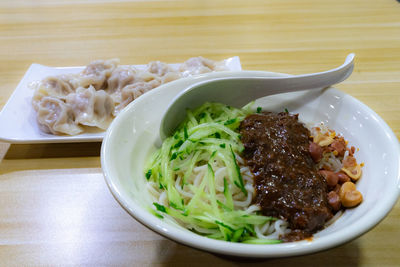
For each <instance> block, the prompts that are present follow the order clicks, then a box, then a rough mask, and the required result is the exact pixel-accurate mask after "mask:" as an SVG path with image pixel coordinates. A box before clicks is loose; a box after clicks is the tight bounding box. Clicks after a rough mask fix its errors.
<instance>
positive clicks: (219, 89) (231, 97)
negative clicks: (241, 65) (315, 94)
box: [160, 54, 354, 138]
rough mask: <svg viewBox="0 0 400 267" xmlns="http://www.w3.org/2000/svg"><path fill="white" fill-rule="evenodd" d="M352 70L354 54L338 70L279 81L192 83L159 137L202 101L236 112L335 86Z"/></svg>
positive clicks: (240, 79) (176, 101) (178, 98)
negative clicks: (291, 94) (259, 101)
mask: <svg viewBox="0 0 400 267" xmlns="http://www.w3.org/2000/svg"><path fill="white" fill-rule="evenodd" d="M353 68H354V54H349V55H348V56H347V57H346V60H345V62H344V63H343V64H342V65H341V66H339V67H337V68H334V69H331V70H328V71H324V72H318V73H312V74H303V75H295V76H283V77H265V76H264V77H254V78H253V77H252V78H245V77H225V78H219V79H214V80H211V81H210V80H209V81H205V82H200V83H196V84H194V85H192V86H191V87H189V88H187V89H186V90H184V91H183V92H181V93H180V94H179V95H177V96H176V97H175V99H174V100H172V102H171V104H170V105H169V107H168V108H167V110H166V113H165V114H164V117H163V119H162V122H161V128H160V133H161V137H162V138H165V136H169V135H170V134H172V132H173V130H174V129H175V128H176V127H177V125H178V124H179V123H180V122H181V121H182V120H183V119H184V117H185V110H186V109H187V108H195V107H197V106H200V105H201V104H203V103H204V102H206V101H210V102H221V103H224V104H227V105H230V106H234V107H238V108H240V107H242V106H243V105H245V104H247V103H249V102H250V101H253V100H255V99H257V98H260V97H264V96H268V95H274V94H280V93H287V92H294V91H302V90H310V89H318V88H325V87H328V86H331V85H333V84H337V83H339V82H341V81H343V80H345V79H346V78H347V77H349V76H350V74H351V73H352V72H353Z"/></svg>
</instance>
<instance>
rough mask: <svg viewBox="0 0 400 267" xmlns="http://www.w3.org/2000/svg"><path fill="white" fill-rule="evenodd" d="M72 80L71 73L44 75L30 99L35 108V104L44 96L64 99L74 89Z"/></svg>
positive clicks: (73, 79) (73, 78)
mask: <svg viewBox="0 0 400 267" xmlns="http://www.w3.org/2000/svg"><path fill="white" fill-rule="evenodd" d="M74 82H75V77H74V76H73V75H59V76H49V77H46V78H45V79H43V80H42V81H40V82H39V83H38V84H37V85H36V88H35V92H34V94H33V99H32V102H33V106H34V108H35V109H37V104H38V103H39V102H40V100H41V99H42V98H43V97H45V96H52V97H55V98H59V99H65V98H66V97H67V95H69V94H70V93H73V92H74V91H75V87H74V85H73V84H74Z"/></svg>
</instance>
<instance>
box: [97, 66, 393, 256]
mask: <svg viewBox="0 0 400 267" xmlns="http://www.w3.org/2000/svg"><path fill="white" fill-rule="evenodd" d="M279 75H284V74H277V73H269V72H255V71H243V72H220V73H212V74H207V75H202V76H198V77H194V78H185V79H181V80H178V81H174V82H171V83H168V84H166V85H163V86H160V87H159V88H156V89H154V90H153V91H150V92H148V93H146V94H145V95H143V96H141V97H140V98H138V99H137V100H135V101H134V102H133V103H131V104H130V105H129V106H128V107H127V108H126V109H124V110H123V111H122V112H121V113H120V114H119V115H118V116H117V118H116V119H115V120H114V122H113V123H112V124H111V126H110V127H109V129H108V131H107V133H106V136H105V138H104V141H103V145H102V149H101V164H102V168H103V172H104V176H105V180H106V182H107V185H108V187H109V189H110V190H111V192H112V194H113V195H114V197H115V199H116V200H117V201H118V202H119V203H120V204H121V206H122V207H123V208H124V209H125V210H126V211H127V212H128V213H129V214H131V215H132V216H133V217H134V218H135V219H136V220H138V221H139V222H141V223H142V224H144V225H145V226H147V227H149V228H150V229H152V230H154V231H156V232H158V233H160V234H161V235H163V236H166V237H168V238H170V239H173V240H175V241H177V242H180V243H183V244H186V245H189V246H191V247H195V248H199V249H203V250H207V251H210V252H214V253H221V254H228V255H235V256H245V257H282V256H293V255H301V254H307V253H311V252H317V251H320V250H324V249H328V248H331V247H334V246H337V245H340V244H343V243H345V242H347V241H350V240H352V239H354V238H356V237H358V236H360V235H362V234H364V233H366V232H367V231H369V230H370V229H371V228H372V227H374V226H375V225H376V224H378V223H379V222H380V221H381V220H382V219H383V218H384V217H385V216H386V215H387V214H388V213H389V211H390V210H391V208H392V207H393V206H394V204H395V203H396V200H397V198H398V196H399V192H400V167H399V164H400V163H399V162H400V153H399V150H400V149H399V142H398V140H397V138H396V136H395V135H394V134H393V132H392V131H391V129H390V128H389V127H388V126H387V124H386V123H385V122H384V121H383V120H382V119H381V118H380V117H379V116H378V115H377V114H376V113H375V112H374V111H372V110H371V109H370V108H368V107H367V106H365V105H364V104H362V103H361V102H359V101H358V100H356V99H354V98H353V97H351V96H349V95H347V94H344V93H343V92H340V91H338V90H336V89H334V88H329V89H327V90H318V91H309V92H297V93H287V94H281V95H275V96H270V97H265V98H261V99H259V100H257V101H256V104H255V106H261V107H263V110H270V111H279V112H281V111H283V110H284V108H287V109H288V110H289V111H290V112H295V113H300V116H299V118H300V120H301V121H303V122H305V123H311V124H313V125H315V124H318V123H319V122H324V123H325V124H326V125H328V126H329V128H331V129H334V130H336V132H339V133H341V134H342V135H343V136H344V137H345V138H346V139H348V140H349V143H350V144H351V145H354V146H355V147H357V148H359V149H360V151H359V152H357V153H356V158H357V161H359V162H364V163H365V166H364V167H363V176H362V178H361V179H360V180H359V181H358V182H357V188H358V190H359V191H361V193H362V194H363V196H364V201H363V202H362V204H361V205H360V206H358V207H357V208H354V209H348V210H346V211H345V213H344V214H343V215H342V216H341V217H340V218H339V219H338V220H337V221H336V222H335V223H334V224H332V225H331V226H329V227H327V228H325V229H324V230H322V231H320V232H318V233H316V234H314V238H313V239H312V241H299V242H292V243H281V244H275V245H250V244H240V243H230V242H225V241H219V240H213V239H209V238H206V237H202V236H200V235H197V234H195V233H192V232H190V231H189V230H186V229H184V228H182V227H180V226H178V225H176V224H173V223H171V222H169V221H166V219H159V218H157V217H155V216H154V215H152V214H151V213H149V212H148V210H147V207H150V206H152V204H151V203H152V202H153V201H152V200H151V199H150V196H149V194H148V193H147V191H146V189H145V186H144V184H145V182H146V179H145V176H144V172H145V170H144V167H143V166H144V163H145V160H146V158H147V157H148V156H149V155H150V154H151V152H153V151H155V150H156V149H157V147H159V146H160V144H161V141H160V139H159V126H160V121H161V117H162V115H163V113H164V111H165V110H166V108H167V106H168V103H169V102H170V101H171V100H172V99H173V98H174V96H176V94H177V93H179V92H180V91H182V90H183V89H185V88H186V87H187V86H189V85H191V84H193V83H196V82H200V81H204V80H207V79H213V78H221V77H262V76H264V77H265V76H279Z"/></svg>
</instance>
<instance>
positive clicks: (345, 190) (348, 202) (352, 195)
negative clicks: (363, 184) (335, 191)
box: [339, 182, 363, 208]
mask: <svg viewBox="0 0 400 267" xmlns="http://www.w3.org/2000/svg"><path fill="white" fill-rule="evenodd" d="M339 198H340V201H341V202H342V205H343V206H344V207H346V208H351V207H355V206H357V205H358V204H360V203H361V201H362V200H363V197H362V195H361V193H360V191H358V190H357V189H356V185H355V184H354V183H352V182H345V183H344V184H342V186H341V187H340V190H339Z"/></svg>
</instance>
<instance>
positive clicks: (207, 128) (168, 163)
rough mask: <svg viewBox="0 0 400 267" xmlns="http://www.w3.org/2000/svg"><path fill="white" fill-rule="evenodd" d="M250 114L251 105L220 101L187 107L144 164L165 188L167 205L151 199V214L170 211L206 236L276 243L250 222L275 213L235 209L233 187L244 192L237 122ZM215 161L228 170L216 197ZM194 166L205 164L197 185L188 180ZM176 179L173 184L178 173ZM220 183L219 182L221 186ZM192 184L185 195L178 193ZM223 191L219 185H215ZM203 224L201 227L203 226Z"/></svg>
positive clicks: (262, 221)
mask: <svg viewBox="0 0 400 267" xmlns="http://www.w3.org/2000/svg"><path fill="white" fill-rule="evenodd" d="M250 113H252V111H251V108H250V105H248V106H246V107H244V108H242V109H236V108H232V107H229V106H226V105H223V104H219V103H205V104H204V105H202V106H201V107H199V108H197V109H195V110H192V111H187V118H186V120H185V121H184V122H183V123H182V124H181V125H180V126H179V127H178V129H177V130H176V132H175V134H174V135H173V136H171V137H169V138H167V139H166V140H165V141H164V142H163V144H162V147H161V148H160V149H159V150H158V151H156V152H155V153H154V154H153V155H152V156H151V157H150V159H149V160H148V162H147V163H146V166H145V168H146V169H145V170H144V173H145V177H146V179H147V180H149V181H152V182H155V184H157V185H160V187H159V190H165V191H166V196H167V200H168V205H162V204H160V203H157V202H154V203H153V204H154V207H153V209H152V211H151V212H152V213H153V214H154V215H155V216H157V217H159V218H161V219H162V218H163V217H164V216H165V215H167V216H171V217H172V218H174V219H175V220H176V221H178V222H180V223H182V224H183V225H184V226H185V227H187V228H188V229H190V230H193V231H195V232H197V233H199V234H202V235H204V236H207V237H209V238H214V239H220V240H225V241H231V242H243V243H250V244H274V243H279V242H280V241H279V240H265V239H257V238H256V234H255V231H254V226H256V225H263V224H265V223H267V222H268V221H274V220H275V218H272V217H267V216H263V215H259V214H257V213H256V212H252V213H249V212H247V211H245V210H239V209H235V208H234V199H233V195H232V194H233V192H236V194H237V193H241V194H243V195H244V196H245V197H246V196H247V194H248V192H247V190H246V189H245V184H244V181H243V177H242V175H241V172H240V168H239V165H238V162H237V159H236V156H235V155H236V154H238V155H239V154H240V153H241V152H242V151H243V149H244V148H243V144H242V143H241V141H240V135H239V132H238V127H239V125H240V122H241V121H242V120H243V119H244V118H245V117H246V116H247V115H248V114H250ZM216 162H219V163H222V164H223V166H224V167H225V168H226V170H227V172H226V173H227V175H226V177H224V179H223V192H222V193H221V192H220V195H219V196H218V197H217V191H216V188H217V186H218V185H217V184H216V180H215V171H216V170H215V169H216V168H217V167H215V164H216ZM198 166H206V167H207V170H205V176H204V177H203V179H202V180H201V182H200V183H199V184H198V185H197V186H196V185H194V184H191V183H188V181H189V178H190V177H191V175H192V174H193V171H194V170H195V168H196V167H198ZM178 176H179V177H181V178H180V184H179V185H177V177H178ZM219 186H220V187H219V188H221V185H219ZM184 188H186V189H190V192H191V194H192V196H191V197H190V198H189V199H188V198H187V197H185V196H183V195H182V194H181V190H183V189H184ZM219 190H221V189H219ZM201 229H203V230H204V231H201Z"/></svg>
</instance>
